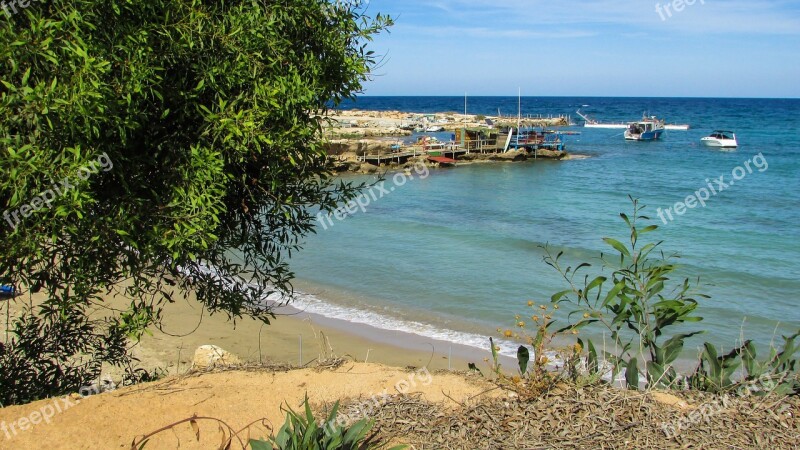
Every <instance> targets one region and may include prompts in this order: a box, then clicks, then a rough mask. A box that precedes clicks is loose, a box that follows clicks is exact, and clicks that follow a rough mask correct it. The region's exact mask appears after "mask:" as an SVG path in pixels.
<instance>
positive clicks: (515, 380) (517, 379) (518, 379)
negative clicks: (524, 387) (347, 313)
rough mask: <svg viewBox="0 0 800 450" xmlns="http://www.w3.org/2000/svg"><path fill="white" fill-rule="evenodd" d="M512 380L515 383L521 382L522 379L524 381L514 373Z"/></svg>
mask: <svg viewBox="0 0 800 450" xmlns="http://www.w3.org/2000/svg"><path fill="white" fill-rule="evenodd" d="M511 381H513V382H514V384H519V383H520V381H522V378H520V377H519V375H514V376H513V377H511Z"/></svg>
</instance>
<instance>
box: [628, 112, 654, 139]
mask: <svg viewBox="0 0 800 450" xmlns="http://www.w3.org/2000/svg"><path fill="white" fill-rule="evenodd" d="M662 134H664V121H663V120H658V119H656V116H651V117H645V118H642V120H639V121H637V122H631V123H629V124H628V129H627V130H625V139H626V140H628V141H655V140H656V139H659V138H660V137H661V135H662Z"/></svg>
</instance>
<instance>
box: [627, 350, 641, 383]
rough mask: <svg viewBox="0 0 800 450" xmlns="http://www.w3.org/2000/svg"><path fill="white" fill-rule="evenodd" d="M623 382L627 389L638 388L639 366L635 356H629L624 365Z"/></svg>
mask: <svg viewBox="0 0 800 450" xmlns="http://www.w3.org/2000/svg"><path fill="white" fill-rule="evenodd" d="M625 382H626V384H627V385H628V389H633V390H638V389H639V366H638V361H637V360H636V357H635V356H634V357H631V359H630V360H628V363H627V365H626V366H625Z"/></svg>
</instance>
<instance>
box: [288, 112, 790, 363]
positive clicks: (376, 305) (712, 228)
mask: <svg viewBox="0 0 800 450" xmlns="http://www.w3.org/2000/svg"><path fill="white" fill-rule="evenodd" d="M516 101H517V99H516V98H496V97H482V98H472V99H470V100H469V104H470V111H469V112H470V113H475V114H478V113H482V114H496V113H497V108H500V109H501V111H502V112H503V113H511V112H512V111H515V110H516ZM522 104H523V108H524V109H523V114H529V113H530V114H544V115H548V114H551V115H558V114H573V115H574V111H575V109H577V108H578V107H581V106H582V105H590V106H588V107H584V111H586V112H588V113H590V114H591V115H592V116H595V117H596V118H598V119H600V120H603V121H609V122H611V121H613V122H616V121H629V120H634V119H636V118H638V117H640V116H641V114H642V112H643V111H649V113H651V114H655V115H658V116H659V117H662V116H663V117H666V118H667V120H668V122H671V123H689V124H691V126H692V129H691V130H689V131H668V132H667V134H666V136H665V137H664V138H663V140H662V141H659V142H649V143H640V142H625V141H624V139H623V138H622V135H621V132H622V130H602V129H585V128H578V127H575V128H569V129H574V130H577V131H581V132H582V134H581V135H579V136H568V137H567V140H568V141H567V142H568V144H567V145H568V150H569V151H570V152H572V153H579V154H587V155H591V158H589V159H584V160H575V161H562V162H552V161H529V162H525V163H514V164H475V165H468V166H462V167H457V168H454V169H443V170H436V171H432V172H431V173H430V175H429V176H428V177H425V178H422V177H420V176H415V177H414V179H413V180H408V181H407V182H406V183H405V184H403V185H402V186H399V185H395V184H394V182H393V181H392V179H391V178H389V180H387V182H386V186H387V187H394V188H395V189H394V191H391V192H390V193H388V194H386V195H384V196H383V198H379V199H377V200H375V201H372V202H371V203H370V204H369V205H368V206H367V208H366V212H362V211H359V212H357V213H356V214H354V215H352V216H351V217H348V218H347V219H346V220H343V221H334V224H333V226H331V227H329V228H328V229H327V230H323V229H319V232H318V234H317V235H313V236H310V237H309V238H308V240H307V242H306V249H305V250H304V251H302V252H299V253H298V254H296V255H295V257H294V258H293V259H292V267H293V269H294V270H295V271H296V273H297V275H298V282H297V287H298V288H299V289H300V290H301V291H303V292H305V293H306V294H309V295H303V296H301V298H302V299H304V300H303V301H302V302H301V303H300V305H304V306H306V307H308V308H309V309H312V310H316V311H317V312H321V313H323V314H327V315H331V316H339V317H342V318H347V319H349V320H353V321H359V322H363V323H370V324H372V325H375V326H378V327H384V328H390V329H402V330H407V331H413V332H416V333H419V334H422V335H425V336H430V337H437V338H444V339H447V340H451V341H457V342H461V343H468V344H472V345H475V346H480V347H486V337H487V336H490V335H496V331H495V329H496V328H498V327H503V328H507V327H510V326H511V325H512V324H513V323H514V314H516V313H520V314H524V313H525V312H526V311H527V306H526V302H527V301H528V300H534V301H536V302H539V303H543V302H548V301H549V298H550V296H551V295H552V294H553V293H555V292H558V291H561V290H563V289H566V288H567V285H566V284H565V282H564V280H563V279H561V278H560V276H559V275H558V273H556V272H555V271H554V270H553V269H552V268H550V267H548V266H547V265H546V264H544V262H542V257H543V249H542V248H541V246H543V245H544V244H547V243H549V244H550V245H551V246H552V247H553V248H554V249H555V250H556V251H562V250H563V251H564V252H565V256H564V257H565V258H566V260H567V261H568V262H570V263H573V264H574V263H575V262H578V261H588V262H592V263H593V264H595V263H599V260H598V257H599V252H601V251H604V252H607V253H613V251H611V252H609V250H610V248H609V247H608V246H606V245H605V244H604V243H603V242H602V238H603V237H606V236H611V237H615V238H618V239H620V240H624V239H625V238H626V237H627V228H626V227H625V224H624V223H623V222H622V220H621V219H620V218H619V216H618V214H619V212H626V213H630V210H631V205H630V201H629V199H628V195H629V194H630V195H632V196H634V197H637V198H640V199H641V202H642V203H644V204H646V205H648V208H647V209H646V210H645V213H647V214H648V215H650V216H651V217H652V218H653V219H654V220H653V222H654V223H657V224H658V225H659V226H660V228H659V230H658V231H657V232H655V233H653V234H652V235H649V236H651V237H652V239H657V240H662V239H663V240H664V241H665V242H664V244H663V247H664V249H665V250H667V251H668V252H678V253H680V255H681V256H682V257H681V259H680V262H681V264H682V268H681V275H683V276H689V277H698V276H699V277H701V281H702V282H703V283H710V285H709V284H706V285H704V286H703V287H702V291H703V292H704V293H706V294H708V295H711V299H708V300H701V307H700V309H699V315H701V316H703V317H704V318H705V320H704V321H703V322H701V323H700V324H698V325H697V326H695V327H694V328H692V327H689V328H688V329H703V330H706V333H705V334H704V335H702V336H700V337H699V338H697V339H695V340H693V341H691V343H690V346H699V345H700V344H701V343H702V342H703V341H710V342H714V343H715V344H718V345H724V346H726V347H727V348H730V347H731V346H732V345H733V344H734V343H735V341H736V340H737V339H739V338H740V335H741V334H742V333H743V334H744V337H745V338H747V339H754V340H755V341H756V342H757V343H758V344H759V345H760V346H762V347H764V346H767V345H769V343H770V341H771V340H772V339H773V337H774V336H775V335H776V333H777V334H778V335H779V334H787V333H791V332H794V331H797V330H798V328H800V312H798V309H797V305H798V300H797V296H796V294H797V292H799V291H800V261H799V260H798V257H799V256H800V208H799V207H800V192H799V191H798V187H800V183H799V182H798V174H800V162H798V155H799V154H800V136H798V131H797V130H798V129H800V100H763V99H634V98H624V99H619V98H617V99H614V98H523V99H522ZM459 105H460V107H461V110H463V98H460V99H459V98H455V97H449V98H447V97H441V98H440V97H423V98H414V97H411V98H409V97H399V98H392V97H365V98H362V99H359V101H358V103H357V105H356V106H357V107H358V108H360V109H400V110H405V111H414V112H433V111H448V110H453V111H457V110H459ZM349 106H352V105H349ZM718 128H721V129H731V130H734V131H735V132H736V133H737V137H738V139H739V143H740V147H739V148H738V149H737V150H735V151H719V150H711V149H707V148H705V147H702V146H700V145H699V139H700V138H701V137H702V136H704V135H707V134H708V133H710V131H712V130H713V129H718ZM759 154H760V155H761V156H760V157H759V156H758V155H759ZM754 158H756V159H754ZM747 161H749V167H750V171H749V172H748V170H747V168H746V167H747V166H746V164H745V162H747ZM737 167H741V170H737V171H736V173H735V174H734V173H733V171H734V170H735V169H736V168H737ZM742 174H744V176H742ZM734 175H736V176H737V177H741V179H740V180H738V181H736V180H734V178H733V177H734ZM720 176H724V179H723V181H724V182H725V183H726V184H729V186H728V187H727V188H726V189H724V190H723V191H717V192H716V194H711V195H709V196H708V197H709V198H708V200H705V207H702V206H700V205H697V206H696V207H695V208H693V209H687V210H686V211H685V213H684V214H683V215H680V216H678V215H677V214H675V213H674V212H673V213H672V214H673V219H674V220H672V221H670V220H669V219H668V218H669V216H668V215H667V214H664V211H665V210H666V209H667V208H673V211H674V205H675V203H676V202H683V201H684V200H685V199H686V197H687V196H689V195H691V194H693V193H695V192H699V193H700V195H704V193H702V190H701V189H702V188H705V189H708V190H709V192H711V188H710V187H709V185H708V183H709V182H710V183H712V186H715V187H716V186H718V185H717V184H716V182H715V181H714V180H717V179H719V177H720ZM357 179H363V177H362V178H357ZM398 179H399V178H398ZM706 179H708V180H709V181H706ZM730 181H734V183H730ZM715 191H716V188H715ZM658 208H660V209H661V211H662V215H663V216H664V218H665V220H664V221H665V222H667V223H666V224H665V223H664V221H662V220H661V219H660V218H659V215H658ZM528 315H530V313H528ZM563 316H564V314H562V317H556V318H557V319H560V320H562V322H563V320H564V319H566V317H563ZM593 334H594V335H595V337H597V338H599V337H600V335H599V334H598V333H597V332H595V333H593Z"/></svg>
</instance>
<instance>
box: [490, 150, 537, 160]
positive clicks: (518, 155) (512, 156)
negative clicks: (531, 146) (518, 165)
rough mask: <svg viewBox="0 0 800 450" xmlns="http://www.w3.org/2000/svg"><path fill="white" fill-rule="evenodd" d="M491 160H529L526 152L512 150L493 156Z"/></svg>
mask: <svg viewBox="0 0 800 450" xmlns="http://www.w3.org/2000/svg"><path fill="white" fill-rule="evenodd" d="M491 159H492V160H493V161H525V160H526V159H528V155H527V154H526V153H525V151H524V150H511V151H508V152H505V153H498V154H496V155H492V157H491Z"/></svg>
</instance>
